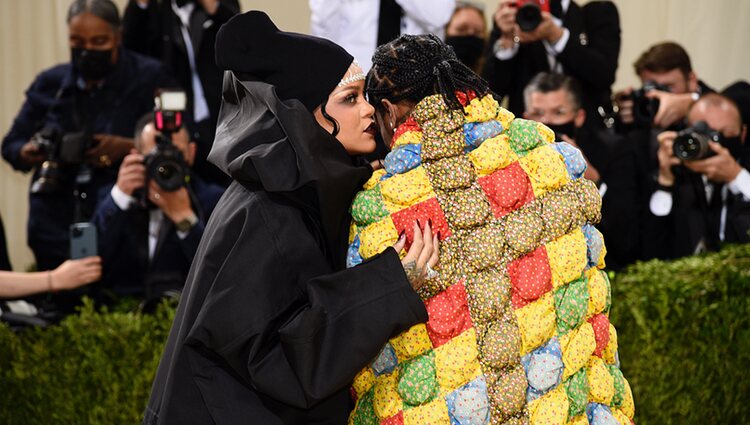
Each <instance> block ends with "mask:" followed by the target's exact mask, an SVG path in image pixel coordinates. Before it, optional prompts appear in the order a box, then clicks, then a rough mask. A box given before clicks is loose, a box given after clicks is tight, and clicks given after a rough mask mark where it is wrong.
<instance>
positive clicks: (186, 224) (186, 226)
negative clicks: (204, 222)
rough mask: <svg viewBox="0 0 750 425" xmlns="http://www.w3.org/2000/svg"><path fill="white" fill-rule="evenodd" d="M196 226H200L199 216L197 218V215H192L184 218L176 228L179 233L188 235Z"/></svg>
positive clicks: (176, 224)
mask: <svg viewBox="0 0 750 425" xmlns="http://www.w3.org/2000/svg"><path fill="white" fill-rule="evenodd" d="M196 224H198V216H196V215H195V213H192V214H190V216H188V217H186V218H183V219H182V220H180V221H179V222H177V223H175V224H174V227H175V228H176V229H177V231H178V232H183V233H187V232H189V231H190V230H191V229H192V228H193V227H195V225H196Z"/></svg>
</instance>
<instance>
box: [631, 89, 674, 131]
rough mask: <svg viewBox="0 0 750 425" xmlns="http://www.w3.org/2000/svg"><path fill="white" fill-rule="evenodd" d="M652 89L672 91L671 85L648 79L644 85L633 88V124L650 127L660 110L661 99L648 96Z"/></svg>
mask: <svg viewBox="0 0 750 425" xmlns="http://www.w3.org/2000/svg"><path fill="white" fill-rule="evenodd" d="M652 90H659V91H666V92H668V91H670V90H669V87H667V86H665V85H662V84H659V83H657V82H655V81H646V82H644V83H643V87H641V88H639V89H637V90H633V94H632V95H631V99H632V100H633V125H636V126H638V127H650V126H651V123H652V122H654V117H655V116H656V113H657V112H658V111H659V99H654V98H650V97H647V96H646V94H647V93H648V92H650V91H652Z"/></svg>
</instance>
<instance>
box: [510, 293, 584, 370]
mask: <svg viewBox="0 0 750 425" xmlns="http://www.w3.org/2000/svg"><path fill="white" fill-rule="evenodd" d="M515 313H516V319H517V320H518V327H519V328H520V331H521V353H520V354H521V355H522V356H523V355H525V354H528V353H529V352H530V351H531V350H534V349H535V348H537V347H539V346H541V345H542V344H544V343H545V342H547V341H548V340H549V339H550V338H552V336H553V335H554V334H555V327H556V323H557V321H556V316H555V300H554V297H553V296H552V293H551V292H547V293H546V294H544V295H543V296H542V297H541V298H539V299H538V300H536V301H534V302H533V303H530V304H527V305H525V306H523V307H521V308H519V309H517V310H516V311H515ZM592 338H593V329H592ZM592 351H593V349H592Z"/></svg>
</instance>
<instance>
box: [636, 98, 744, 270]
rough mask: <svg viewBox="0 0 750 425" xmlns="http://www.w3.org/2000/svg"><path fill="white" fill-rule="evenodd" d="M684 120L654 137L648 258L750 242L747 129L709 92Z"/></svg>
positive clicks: (726, 104) (723, 100) (725, 100)
mask: <svg viewBox="0 0 750 425" xmlns="http://www.w3.org/2000/svg"><path fill="white" fill-rule="evenodd" d="M687 120H688V125H689V126H690V127H691V128H688V129H685V130H683V131H681V132H674V131H665V132H662V133H660V134H659V136H658V141H659V149H658V153H657V155H658V160H659V172H658V177H657V181H656V188H655V190H654V191H653V194H652V195H651V200H650V204H649V210H650V212H651V220H650V225H649V228H648V231H647V234H646V236H647V237H648V238H649V239H650V242H649V243H648V244H647V245H646V246H647V247H649V248H651V249H650V251H649V252H648V256H649V257H657V258H677V257H682V256H686V255H692V254H695V253H699V252H703V251H707V250H716V249H718V248H719V246H720V244H721V243H723V242H730V243H731V242H734V243H737V242H739V243H746V242H750V236H749V235H748V230H750V173H748V171H747V170H748V156H747V152H746V150H745V146H744V141H745V137H746V135H747V127H746V126H745V125H743V123H742V119H741V117H740V112H739V109H738V108H737V105H736V104H735V103H734V102H733V101H732V100H730V99H729V98H727V97H724V96H722V95H719V94H715V93H709V94H706V95H704V96H703V97H701V98H700V100H698V101H697V102H696V103H695V104H694V105H693V106H692V107H691V108H690V110H689V112H688V114H687ZM677 153H679V154H680V155H681V156H683V157H684V158H688V159H685V160H681V159H679V158H678V157H677V156H676V154H677Z"/></svg>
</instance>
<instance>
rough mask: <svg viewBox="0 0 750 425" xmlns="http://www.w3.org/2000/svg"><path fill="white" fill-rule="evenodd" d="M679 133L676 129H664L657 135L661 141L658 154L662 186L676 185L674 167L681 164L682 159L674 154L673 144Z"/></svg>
mask: <svg viewBox="0 0 750 425" xmlns="http://www.w3.org/2000/svg"><path fill="white" fill-rule="evenodd" d="M675 137H677V133H676V132H674V131H663V132H661V133H659V135H658V136H656V139H657V140H658V141H659V150H657V151H656V156H657V157H658V158H659V184H660V185H662V186H672V185H674V173H673V172H672V167H674V166H675V165H680V159H679V158H677V157H676V156H674V151H673V150H672V145H673V144H674V139H675Z"/></svg>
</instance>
